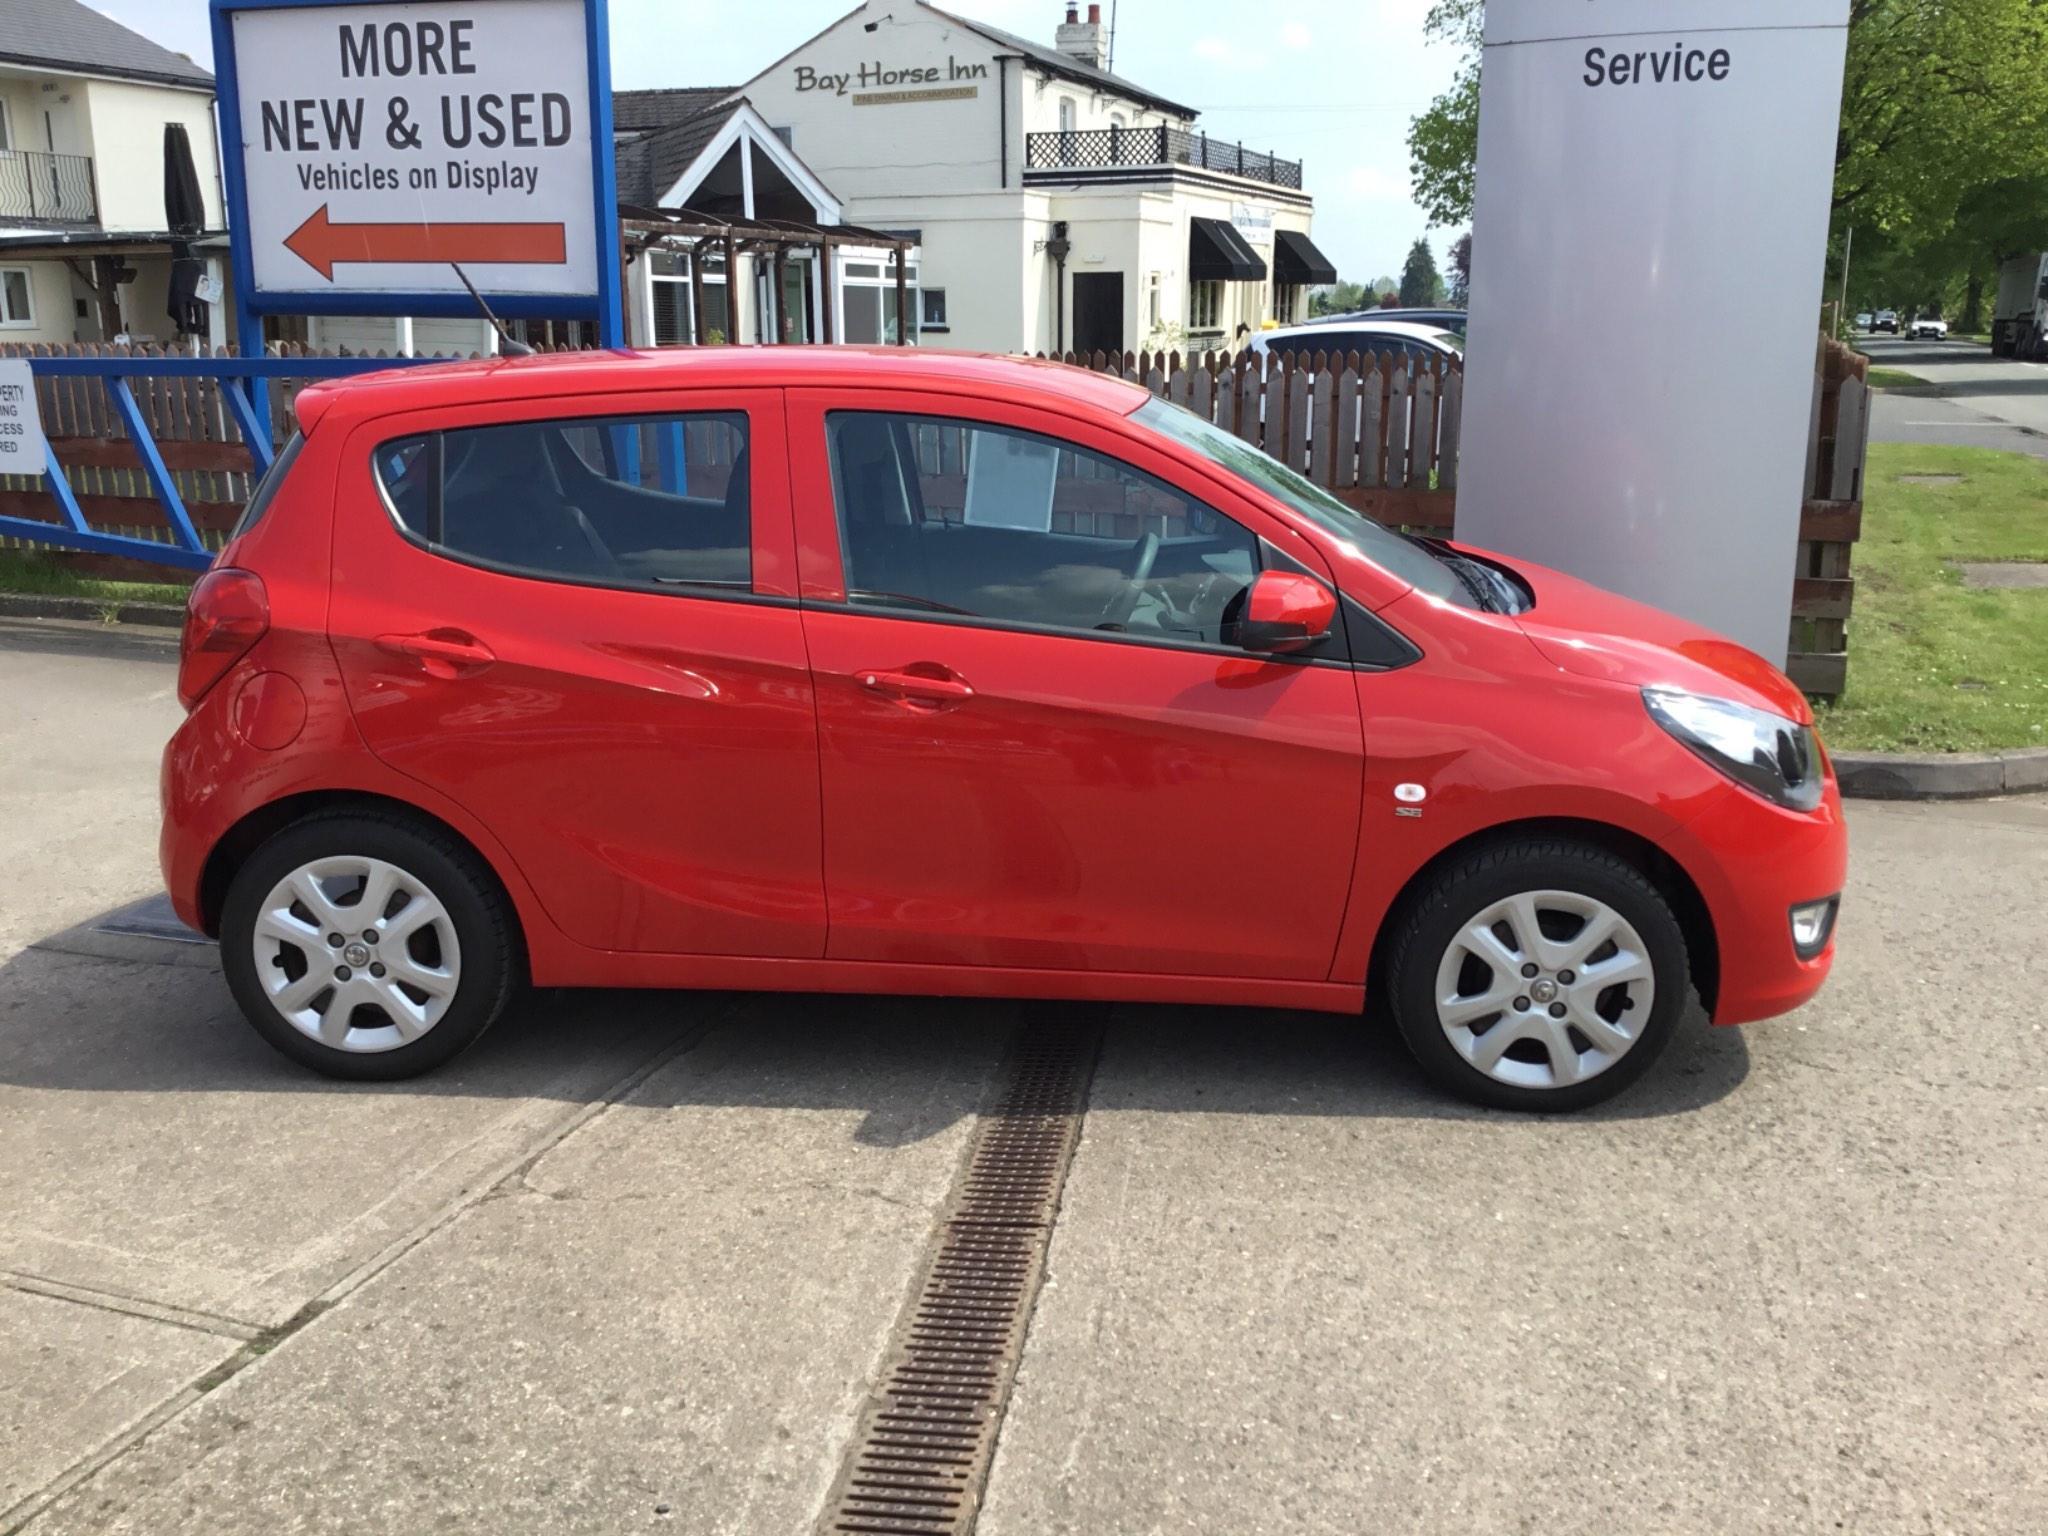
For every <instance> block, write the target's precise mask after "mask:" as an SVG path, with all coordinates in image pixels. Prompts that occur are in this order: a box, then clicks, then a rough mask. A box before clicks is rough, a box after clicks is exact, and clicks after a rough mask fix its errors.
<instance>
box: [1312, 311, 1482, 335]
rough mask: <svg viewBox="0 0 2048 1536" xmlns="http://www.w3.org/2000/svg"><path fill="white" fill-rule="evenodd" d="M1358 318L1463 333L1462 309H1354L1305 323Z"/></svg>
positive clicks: (1345, 320) (1355, 319)
mask: <svg viewBox="0 0 2048 1536" xmlns="http://www.w3.org/2000/svg"><path fill="white" fill-rule="evenodd" d="M1359 320H1372V321H1379V320H1402V321H1406V322H1407V323H1408V324H1410V325H1426V326H1429V327H1431V328H1432V329H1434V330H1439V331H1449V332H1451V333H1452V334H1453V335H1455V336H1459V337H1463V336H1464V334H1465V311H1464V310H1462V309H1356V310H1352V311H1351V312H1349V313H1348V314H1342V315H1319V316H1317V317H1316V318H1315V319H1313V320H1310V321H1308V322H1307V323H1308V324H1310V325H1342V324H1344V323H1345V322H1347V321H1359Z"/></svg>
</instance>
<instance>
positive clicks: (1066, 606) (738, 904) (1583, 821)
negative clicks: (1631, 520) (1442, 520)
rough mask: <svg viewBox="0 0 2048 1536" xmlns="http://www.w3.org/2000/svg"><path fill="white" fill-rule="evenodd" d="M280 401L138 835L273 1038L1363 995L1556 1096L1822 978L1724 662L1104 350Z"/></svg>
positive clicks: (746, 361)
mask: <svg viewBox="0 0 2048 1536" xmlns="http://www.w3.org/2000/svg"><path fill="white" fill-rule="evenodd" d="M296 414H297V417H298V421H299V435H297V436H295V437H293V438H292V440H291V441H290V443H289V444H288V445H287V446H286V448H285V449H284V451H283V453H282V454H281V456H280V457H279V459H278V461H277V464H276V465H275V467H273V468H272V470H271V471H270V473H269V474H268V475H266V476H265V477H264V479H263V481H262V484H261V486H260V488H259V489H258V491H257V492H256V494H255V496H254V497H253V498H252V499H251V500H250V502H249V504H248V508H247V510H246V512H245V513H244V514H243V516H242V519H241V521H240V523H239V524H238V525H237V526H236V528H235V529H234V531H233V533H232V535H231V537H230V539H229V541H228V543H227V545H226V547H225V548H224V549H223V550H222V551H221V554H220V557H219V559H218V560H217V562H216V563H215V565H214V566H213V568H212V569H211V570H210V571H209V572H208V573H207V574H206V575H205V576H204V577H203V578H202V579H201V580H200V581H199V583H198V584H197V585H196V586H195V587H194V589H193V591H192V596H191V601H190V607H189V613H188V617H187V621H186V626H185V632H184V642H183V649H182V660H181V663H180V669H179V676H178V685H177V686H178V695H179V698H180V699H181V700H182V701H183V703H184V705H185V708H186V709H187V710H188V711H189V714H188V717H187V718H186V720H185V722H184V723H183V725H182V726H180V728H179V729H178V731H177V732H176V734H175V735H174V736H173V737H172V739H171V741H170V744H169V745H168V747H167V748H166V750H165V753H164V761H163V810H164V820H163V836H162V850H161V851H162V856H163V868H164V875H165V878H166V880H167V882H168V885H169V889H170V892H171V896H172V900H173V902H174V904H175V906H176V908H177V911H178V913H179V915H180V916H181V917H182V918H184V920H185V921H186V922H188V923H190V924H192V925H193V926H194V927H195V928H198V929H200V930H202V931H203V932H205V933H208V934H212V935H217V936H218V937H219V940H220V948H221V956H222V963H223V967H224V969H225V972H226V977H227V982H228V985H229V987H230V988H231V989H232V991H233V994H234V996H235V998H236V999H237V1001H238V1002H239V1003H240V1005H241V1007H242V1008H243V1010H244V1011H245V1012H246V1013H247V1015H248V1017H249V1019H250V1021H251V1022H252V1023H253V1024H254V1026H255V1028H256V1029H257V1030H258V1032H260V1033H261V1034H262V1036H263V1037H264V1038H265V1039H267V1040H268V1041H270V1042H271V1043H272V1044H273V1045H275V1046H276V1047H277V1048H279V1049H280V1050H281V1051H283V1052H284V1053H285V1054H287V1055H289V1056H291V1057H293V1058H294V1059H296V1060H297V1061H299V1062H302V1063H304V1064H306V1065H308V1066H310V1067H313V1068H316V1069H318V1070H320V1071H322V1072H327V1073H330V1074H333V1075H335V1076H338V1077H349V1078H397V1077H404V1076H407V1075H410V1074H413V1073H417V1072H421V1071H424V1070H426V1069H428V1068H430V1067H433V1066H435V1065H437V1064H439V1063H441V1062H444V1061H446V1060H447V1059H448V1058H450V1057H452V1056H453V1055H455V1053H456V1052H457V1051H459V1050H461V1049H462V1048H464V1047H465V1046H467V1045H469V1044H470V1043H471V1042H473V1041H474V1040H476V1039H477V1037H478V1036H479V1035H481V1034H482V1033H483V1032H484V1031H485V1029H486V1028H487V1027H488V1026H489V1025H490V1024H491V1022H492V1021H493V1020H494V1019H496V1018H497V1017H498V1016H499V1015H500V1014H501V1013H502V1012H503V1011H504V1009H505V1006H506V1004H507V1002H508V1000H510V999H511V997H512V996H513V995H514V993H515V992H517V991H518V990H519V989H520V988H522V987H524V986H527V985H533V986H538V987H585V986H623V987H665V988H749V989H760V990H767V991H784V990H788V991H800V992H902V993H935V994H946V995H958V996H1018V997H1039V998H1084V999H1097V1000H1105V999H1132V1000H1142V1001H1148V1002H1154V1003H1173V1004H1183V1005H1209V1004H1250V1005H1257V1006H1263V1007H1289V1008H1309V1009H1320V1010H1326V1011H1330V1012H1334V1013H1340V1014H1351V1015H1356V1014H1358V1013H1359V1012H1360V1010H1361V1009H1363V1008H1365V1007H1367V1006H1368V1000H1369V999H1370V1002H1371V1006H1372V1007H1373V1008H1374V1009H1375V1010H1376V1011H1377V1010H1384V1012H1385V1013H1386V1014H1387V1015H1389V1016H1390V1017H1391V1019H1392V1020H1393V1022H1394V1023H1395V1024H1396V1025H1397V1026H1398V1028H1399V1030H1400V1032H1401V1034H1402V1036H1403V1038H1404V1039H1405V1040H1406V1041H1407V1043H1408V1045H1409V1047H1410V1048H1411V1049H1412V1051H1413V1052H1414V1054H1415V1056H1416V1058H1417V1060H1419V1061H1420V1062H1421V1063H1422V1065H1423V1066H1424V1067H1425V1068H1426V1069H1427V1070H1428V1072H1429V1073H1430V1074H1431V1075H1432V1076H1433V1077H1434V1078H1435V1079H1436V1080H1437V1081H1438V1082H1440V1083H1442V1084H1444V1085H1445V1086H1446V1087H1448V1088H1450V1089H1452V1090H1454V1091H1456V1092H1458V1093H1462V1094H1465V1095H1468V1096H1469V1097H1471V1098H1473V1099H1476V1100H1478V1101H1480V1102H1483V1103H1487V1104H1493V1105H1501V1106H1508V1107H1515V1108H1524V1109H1570V1108H1576V1107H1580V1106H1584V1105H1588V1104H1592V1103H1594V1102H1596V1101H1598V1100H1601V1099H1604V1098H1606V1097H1608V1096H1609V1095H1610V1094H1612V1093H1614V1092H1616V1091H1618V1090H1619V1089H1621V1088H1622V1087H1623V1086H1624V1085H1626V1084H1627V1083H1628V1082H1630V1081H1631V1080H1632V1079H1634V1078H1636V1077H1637V1076H1639V1075H1640V1074H1641V1073H1642V1072H1643V1071H1644V1070H1645V1069H1646V1068H1648V1067H1649V1065H1650V1064H1651V1061H1652V1060H1653V1059H1654V1058H1655V1056H1656V1055H1657V1053H1658V1052H1659V1051H1660V1050H1662V1049H1663V1047H1664V1045H1665V1043H1666V1041H1667V1040H1668V1039H1669V1038H1670V1035H1671V1033H1672V1030H1673V1028H1674V1027H1675V1025H1676V1024H1677V1022H1678V1019H1679V1016H1680V1014H1681V1013H1682V1012H1683V1011H1684V1009H1685V1008H1686V1007H1687V1005H1688V1004H1689V1002H1690V1000H1691V999H1692V998H1693V997H1694V996H1695V995H1697V996H1698V997H1699V999H1700V1000H1701V1001H1702V1002H1703V1003H1704V1005H1705V1007H1706V1008H1707V1009H1708V1011H1709V1012H1710V1014H1711V1016H1712V1017H1713V1018H1714V1019H1715V1020H1717V1021H1718V1022H1720V1023H1723V1024H1738V1023H1743V1022H1746V1021H1749V1020H1754V1019H1761V1018H1765V1017H1767V1016H1769V1015H1772V1014H1777V1013H1782V1012H1784V1011H1785V1010H1787V1009H1790V1008H1793V1007H1795V1006H1797V1005H1798V1004H1799V1003H1800V1002H1802V1001H1803V1000H1805V999H1806V998H1807V997H1809V996H1811V995H1812V994H1813V992H1814V991H1815V990H1816V989H1817V988H1818V987H1819V986H1820V985H1821V983H1822V980H1823V978H1824V977H1825V976H1826V975H1827V972H1828V968H1829V965H1830V962H1831V959H1832V955H1833V931H1834V919H1835V912H1836V901H1837V893H1838V892H1839V891H1840V889H1841V886H1842V880H1843V873H1844V867H1845V860H1846V849H1845V834H1844V829H1843V821H1842V814H1841V805H1840V801H1839V798H1838V796H1837V792H1836V785H1835V781H1834V776H1833V772H1832V769H1831V768H1830V766H1829V764H1828V760H1827V757H1826V755H1825V754H1824V753H1823V751H1822V750H1821V747H1820V744H1819V742H1818V740H1817V738H1816V737H1815V734H1814V729H1813V716H1812V713H1811V711H1810V710H1809V709H1808V707H1807V703H1806V700H1805V699H1804V698H1803V697H1802V696H1801V694H1800V692H1799V690H1798V689H1797V688H1795V687H1794V686H1793V685H1792V684H1791V683H1790V682H1788V681H1787V680H1786V679H1785V677H1784V676H1783V675H1782V674H1781V673H1780V672H1779V671H1778V670H1777V669H1776V668H1775V667H1772V666H1770V665H1768V664H1767V663H1765V662H1764V661H1763V660H1761V659H1760V658H1758V657H1757V656H1755V655H1754V654H1752V653H1751V652H1748V651H1745V650H1743V649H1741V648H1740V647H1739V646H1736V645H1734V644H1733V643H1731V642H1729V641H1726V640H1723V639H1720V638H1718V637H1716V636H1714V635H1712V634H1710V633H1708V632H1706V631H1704V630H1701V629H1699V628H1697V627H1696V626H1694V625H1692V624H1689V623H1686V622H1685V621H1683V620H1680V619H1676V618H1673V617H1670V616H1669V615H1666V614H1663V613H1659V612H1656V611H1654V610H1652V609H1649V608H1646V607H1642V606H1640V605H1638V604H1635V603H1632V602H1628V601H1626V600H1624V599H1622V598H1619V597H1616V596H1613V595H1612V594H1609V593H1607V592H1603V591H1600V590H1598V589H1596V588H1594V587H1591V586H1588V585H1586V584H1585V583H1583V582H1579V581H1575V580H1573V579H1572V578H1571V577H1569V576H1566V575H1563V574H1561V573H1559V572H1557V571H1552V570H1546V569H1543V568H1541V567H1539V566H1534V565H1530V564H1527V563H1525V562H1521V561H1514V560H1508V559H1505V558H1502V557H1500V556H1498V555H1492V554H1488V553H1486V552H1485V551H1483V550H1477V549H1471V548H1466V547H1464V546H1460V545H1456V544H1451V543H1446V542H1442V541H1426V540H1417V539H1412V538H1407V537H1404V536H1402V535H1399V534H1396V533H1392V532H1390V531H1388V530H1386V529H1384V528H1382V527H1380V526H1379V525H1378V524H1376V523H1374V522H1373V521H1371V520H1370V519H1368V518H1366V517H1364V516H1362V515H1360V514H1359V513H1357V512H1355V511H1353V510H1352V509H1351V508H1350V507H1348V506H1346V505H1345V504H1344V503H1343V502H1341V501H1339V500H1338V499H1336V498H1335V497H1334V496H1332V495H1331V494H1329V493H1328V492H1325V491H1323V490H1320V489H1318V488H1317V487H1316V486H1314V485H1312V484H1310V483H1309V482H1308V481H1307V480H1305V479H1303V478H1302V477H1301V476H1300V475H1298V474H1295V473H1294V472H1292V471H1290V470H1288V469H1285V468H1283V467H1282V466H1281V465H1279V464H1278V463H1276V462H1275V461H1273V460H1272V459H1269V458H1267V457H1265V456H1264V455H1263V454H1261V453H1259V452H1258V451H1256V450H1255V449H1253V448H1251V447H1249V446H1248V445H1246V444H1245V443H1244V442H1243V441H1242V440H1241V439H1239V438H1238V437H1236V436H1235V435H1233V434H1231V433H1229V432H1226V431H1223V430H1221V429H1220V428H1218V427H1216V426H1213V425H1211V424H1210V423H1209V422H1207V421H1205V420H1202V419H1199V418H1197V417H1196V416H1194V415H1193V414H1191V413H1189V412H1188V411H1186V410H1184V409H1182V408H1181V407H1179V406H1176V405H1172V404H1169V403H1167V402H1166V401H1163V400H1160V399H1156V398H1154V397H1153V396H1151V395H1150V394H1148V393H1146V392H1145V391H1144V390H1143V389H1141V388H1139V387H1137V386H1135V385H1132V384H1129V383H1126V382H1124V381H1122V380H1119V379H1115V378H1111V377H1107V376H1104V375H1098V374H1090V373H1086V372H1082V371H1080V370H1077V369H1073V368H1067V367H1062V366H1059V365H1054V364H1032V363H1027V362H1023V361H1016V360H1006V359H996V358H978V357H971V356H966V355H962V354H953V353H945V352H936V351H934V352H917V351H911V350H875V351H864V350H855V349H848V348H833V347H826V348H805V347H762V348H747V349H744V350H742V349H738V348H706V349H703V350H681V351H671V352H661V353H642V354H637V355H636V354H629V353H613V352H606V353H591V354H583V355H574V356H557V357H548V358H521V359H515V360H509V361H508V360H493V361H487V362H477V363H466V364H454V365H443V366H432V367H420V368H412V369H403V370H396V371H393V372H390V373H386V374H382V375H376V376H372V377H367V378H364V379H361V380H358V381H355V382H349V383H323V384H315V385H313V386H310V387H309V388H307V389H306V390H305V391H304V393H302V394H301V395H300V396H299V397H298V400H297V404H296Z"/></svg>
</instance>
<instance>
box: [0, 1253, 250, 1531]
mask: <svg viewBox="0 0 2048 1536" xmlns="http://www.w3.org/2000/svg"><path fill="white" fill-rule="evenodd" d="M240 1348H241V1341H240V1340H238V1339H233V1338H226V1337H222V1336H221V1335H219V1334H209V1333H203V1332H199V1331H197V1330H195V1329H191V1328H186V1327H180V1326H178V1325H176V1324H172V1323H166V1322H161V1321H157V1320H154V1319H150V1318H142V1317H134V1316H129V1315H126V1314H123V1313H120V1312H113V1311H108V1310H106V1309H105V1308H102V1307H94V1306H82V1305H79V1304H77V1302H76V1301H74V1300H72V1299H68V1298H60V1297H53V1296H44V1295H38V1294H36V1293H34V1292H32V1291H24V1290H20V1289H16V1288H12V1287H8V1286H4V1285H0V1512H4V1511H6V1510H8V1509H11V1508H12V1507H14V1506H15V1505H16V1504H18V1503H19V1502H20V1501H21V1500H23V1499H25V1498H27V1497H28V1496H29V1495H30V1494H31V1493H33V1492H34V1491H35V1490H36V1489H38V1488H40V1487H42V1486H43V1485H44V1484H45V1483H47V1482H49V1481H50V1480H51V1479H52V1478H54V1477H56V1476H57V1475H58V1474H59V1473H60V1472H62V1471H63V1470H64V1469H65V1468H66V1467H68V1466H69V1465H70V1464H71V1463H72V1462H73V1461H74V1460H75V1459H76V1458H77V1457H78V1456H79V1455H80V1454H81V1453H82V1452H84V1451H89V1450H92V1449H94V1448H96V1447H98V1446H101V1445H103V1444H105V1443H107V1442H108V1441H111V1440H113V1439H114V1438H115V1437H116V1436H118V1435H119V1434H120V1433H121V1431H123V1430H124V1429H127V1428H129V1427H130V1426H131V1425H134V1424H136V1423H138V1422H140V1421H141V1420H143V1419H144V1418H146V1417H147V1416H148V1415H149V1414H150V1412H151V1411H152V1410H153V1409H155V1408H156V1407H157V1405H158V1404H159V1403H161V1402H162V1401H164V1400H165V1399H166V1398H169V1397H171V1396H173V1395H174V1394H175V1393H177V1392H179V1391H180V1390H182V1389H183V1388H184V1387H185V1385H186V1384H187V1383H188V1382H190V1381H191V1380H193V1379H194V1378H195V1377H198V1376H200V1375H202V1374H203V1373H204V1372H206V1371H208V1370H210V1369H212V1368H213V1367H214V1366H216V1365H218V1364H220V1363H221V1362H222V1361H223V1360H226V1359H227V1358H228V1357H229V1356H231V1355H233V1354H234V1353H235V1352H236V1351H237V1350H238V1349H240Z"/></svg>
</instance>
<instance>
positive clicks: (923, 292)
mask: <svg viewBox="0 0 2048 1536" xmlns="http://www.w3.org/2000/svg"><path fill="white" fill-rule="evenodd" d="M917 323H918V328H919V329H920V330H926V331H943V330H948V329H950V327H949V326H948V325H947V324H946V290H945V289H943V288H920V289H919V290H918V299H917Z"/></svg>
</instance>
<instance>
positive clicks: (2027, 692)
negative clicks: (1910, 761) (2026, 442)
mask: <svg viewBox="0 0 2048 1536" xmlns="http://www.w3.org/2000/svg"><path fill="white" fill-rule="evenodd" d="M1902 475H1961V476H1962V477H1963V478H1962V480H1961V481H1960V482H1959V483H1957V484H1953V485H1907V484H1903V483H1901V481H1900V478H1899V477H1900V476H1902ZM1864 485H1865V492H1864V498H1865V499H1864V506H1863V537H1862V540H1861V542H1860V543H1858V544H1857V545H1856V548H1855V551H1854V553H1853V555H1852V556H1851V570H1852V572H1853V573H1854V575H1855V578H1856V606H1855V610H1854V612H1853V615H1852V616H1851V618H1850V620H1849V685H1848V689H1847V691H1846V692H1845V693H1844V694H1843V695H1842V697H1841V699H1840V700H1839V701H1837V702H1836V703H1835V704H1833V705H1828V706H1823V707H1822V709H1821V712H1820V723H1821V732H1822V734H1823V735H1824V736H1826V738H1827V741H1828V744H1829V745H1830V746H1834V747H1843V748H1860V749H1864V750H1869V751H1888V752H1978V751H1991V750H1995V749H1998V748H2004V747H2038V746H2048V589H2036V590H2024V589H2021V590H2009V591H2005V590H2001V591H1980V590H1976V589H1973V588H1969V587H1965V586H1964V585H1963V584H1962V578H1961V576H1959V575H1958V574H1957V572H1956V571H1955V570H1954V568H1953V567H1952V565H1951V564H1950V562H1952V561H1959V560H2042V561H2048V461H2044V460H2041V459H2036V458H2031V457H2029V456H2027V455H2025V454H2018V453H2001V452H1999V451H1997V450H1995V449H1990V448H1946V447H1937V446H1932V445H1922V444H1918V443H1873V444H1871V446H1870V466H1869V470H1868V473H1867V474H1866V476H1865V479H1864Z"/></svg>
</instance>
